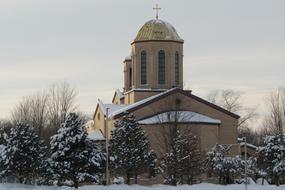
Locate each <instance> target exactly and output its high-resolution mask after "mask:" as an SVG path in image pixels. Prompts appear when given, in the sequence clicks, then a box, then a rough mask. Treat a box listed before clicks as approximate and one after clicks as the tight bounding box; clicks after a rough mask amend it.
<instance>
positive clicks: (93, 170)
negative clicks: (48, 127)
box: [50, 113, 104, 188]
mask: <svg viewBox="0 0 285 190" xmlns="http://www.w3.org/2000/svg"><path fill="white" fill-rule="evenodd" d="M50 145H51V161H52V162H51V163H50V164H51V165H52V166H53V170H52V172H53V174H52V175H51V174H50V176H53V177H54V178H55V179H56V180H57V184H58V185H63V184H64V185H70V186H73V187H75V188H78V187H79V184H80V183H82V182H95V183H98V177H99V175H100V173H101V172H102V168H101V163H102V162H103V160H104V156H103V154H102V153H101V152H100V151H99V150H98V149H97V147H93V146H92V142H91V141H90V140H89V139H88V138H87V132H86V130H85V128H84V125H83V123H82V121H81V119H79V117H78V116H77V115H76V114H75V113H71V114H69V115H68V116H67V119H66V121H65V122H64V123H63V124H62V125H61V127H60V128H59V130H58V131H57V134H55V135H54V136H52V137H51V142H50Z"/></svg>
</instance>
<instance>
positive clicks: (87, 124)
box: [84, 120, 94, 128]
mask: <svg viewBox="0 0 285 190" xmlns="http://www.w3.org/2000/svg"><path fill="white" fill-rule="evenodd" d="M84 126H85V128H92V127H93V126H94V120H89V121H87V122H86V123H85V125H84Z"/></svg>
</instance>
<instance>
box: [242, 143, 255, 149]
mask: <svg viewBox="0 0 285 190" xmlns="http://www.w3.org/2000/svg"><path fill="white" fill-rule="evenodd" d="M244 145H245V143H244V142H241V143H240V146H244ZM246 146H247V147H250V148H253V149H257V146H255V145H253V144H249V143H246Z"/></svg>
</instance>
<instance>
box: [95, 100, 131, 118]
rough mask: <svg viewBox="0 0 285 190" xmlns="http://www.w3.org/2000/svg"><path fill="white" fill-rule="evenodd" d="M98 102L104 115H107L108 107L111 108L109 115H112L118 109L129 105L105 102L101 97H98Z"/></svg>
mask: <svg viewBox="0 0 285 190" xmlns="http://www.w3.org/2000/svg"><path fill="white" fill-rule="evenodd" d="M98 104H99V106H100V107H101V109H102V112H103V114H104V115H106V111H107V108H108V109H109V110H108V112H109V113H108V115H109V116H110V115H111V114H112V113H113V112H115V111H117V110H120V109H122V108H124V107H126V106H128V105H126V104H104V103H103V102H102V101H101V100H100V99H98Z"/></svg>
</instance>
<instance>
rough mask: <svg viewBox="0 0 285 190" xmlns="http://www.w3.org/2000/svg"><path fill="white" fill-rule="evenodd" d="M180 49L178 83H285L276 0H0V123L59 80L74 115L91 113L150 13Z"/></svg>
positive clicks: (251, 86) (201, 89)
mask: <svg viewBox="0 0 285 190" xmlns="http://www.w3.org/2000/svg"><path fill="white" fill-rule="evenodd" d="M156 3H159V6H160V7H162V10H161V11H160V18H161V19H162V20H166V21H168V22H169V23H171V24H172V25H173V26H174V27H175V28H176V30H177V32H178V34H179V35H180V37H182V38H183V39H184V41H185V43H184V83H185V85H186V86H188V87H190V88H191V89H192V90H193V94H196V95H199V96H202V97H203V96H205V94H206V93H207V92H209V91H211V90H212V89H227V88H231V89H234V90H240V91H244V92H246V103H247V104H249V105H259V106H260V110H262V109H263V107H264V106H263V105H264V101H265V99H264V97H265V95H266V94H268V93H269V92H270V91H272V90H274V89H276V88H277V87H278V86H281V85H285V84H284V82H285V74H284V71H285V24H284V23H285V11H284V7H285V1H284V0H215V1H213V0H199V1H198V0H195V1H194V0H176V1H173V0H160V1H159V0H158V1H152V0H144V1H138V0H120V1H117V0H113V1H110V0H100V1H99V0H77V1H73V0H24V1H23V0H0V118H3V117H8V116H9V114H10V111H11V110H12V108H13V107H14V105H15V104H16V103H17V102H18V101H19V100H20V99H21V97H23V96H25V95H29V94H32V93H34V92H37V91H38V90H41V89H44V88H47V87H49V86H50V85H51V84H53V83H57V82H60V81H67V82H69V83H70V84H71V85H73V86H74V87H75V88H77V90H78V91H79V96H78V103H79V104H80V109H81V110H82V111H84V112H86V113H88V114H92V113H93V112H94V109H95V106H96V102H97V99H98V98H101V99H102V100H103V101H105V102H110V101H111V98H112V96H113V92H114V90H115V89H116V88H122V85H123V72H122V71H123V65H122V60H123V59H124V57H125V56H127V55H128V54H129V52H130V43H131V41H132V40H133V39H134V38H135V36H136V33H137V32H138V30H139V29H140V27H141V26H142V25H143V24H144V23H145V22H146V21H148V20H150V19H153V18H154V17H155V12H154V11H153V10H152V7H153V6H154V5H155V4H156Z"/></svg>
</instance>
